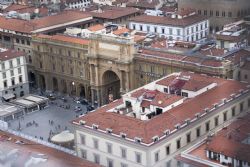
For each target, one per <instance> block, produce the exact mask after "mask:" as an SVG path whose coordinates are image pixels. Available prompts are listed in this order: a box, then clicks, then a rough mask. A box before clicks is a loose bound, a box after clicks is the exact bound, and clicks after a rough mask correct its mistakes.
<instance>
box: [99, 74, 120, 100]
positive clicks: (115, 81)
mask: <svg viewBox="0 0 250 167" xmlns="http://www.w3.org/2000/svg"><path fill="white" fill-rule="evenodd" d="M102 82H103V83H102V86H103V102H104V103H110V102H111V101H113V100H115V99H118V98H120V79H119V77H118V76H117V74H116V73H115V72H113V71H110V70H108V71H106V72H105V73H104V74H103V76H102Z"/></svg>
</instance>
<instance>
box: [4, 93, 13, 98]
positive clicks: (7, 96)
mask: <svg viewBox="0 0 250 167" xmlns="http://www.w3.org/2000/svg"><path fill="white" fill-rule="evenodd" d="M14 97H15V95H14V94H13V93H9V94H5V95H3V98H4V100H9V99H12V98H14Z"/></svg>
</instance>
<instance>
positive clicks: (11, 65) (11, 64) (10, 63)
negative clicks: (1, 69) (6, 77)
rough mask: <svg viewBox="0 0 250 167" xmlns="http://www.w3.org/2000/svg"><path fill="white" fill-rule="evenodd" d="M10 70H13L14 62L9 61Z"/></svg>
mask: <svg viewBox="0 0 250 167" xmlns="http://www.w3.org/2000/svg"><path fill="white" fill-rule="evenodd" d="M9 65H10V68H13V62H12V60H10V61H9Z"/></svg>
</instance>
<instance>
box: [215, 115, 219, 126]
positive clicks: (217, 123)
mask: <svg viewBox="0 0 250 167" xmlns="http://www.w3.org/2000/svg"><path fill="white" fill-rule="evenodd" d="M218 125H219V116H217V117H215V118H214V126H218Z"/></svg>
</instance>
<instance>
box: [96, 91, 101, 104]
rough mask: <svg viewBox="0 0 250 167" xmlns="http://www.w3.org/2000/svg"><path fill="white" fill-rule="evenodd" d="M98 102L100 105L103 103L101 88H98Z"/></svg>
mask: <svg viewBox="0 0 250 167" xmlns="http://www.w3.org/2000/svg"><path fill="white" fill-rule="evenodd" d="M97 103H98V107H100V106H101V105H102V102H101V92H100V90H99V89H98V90H97Z"/></svg>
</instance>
